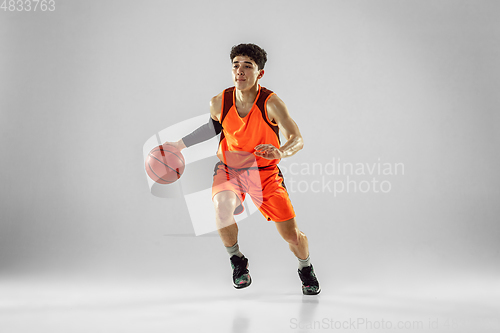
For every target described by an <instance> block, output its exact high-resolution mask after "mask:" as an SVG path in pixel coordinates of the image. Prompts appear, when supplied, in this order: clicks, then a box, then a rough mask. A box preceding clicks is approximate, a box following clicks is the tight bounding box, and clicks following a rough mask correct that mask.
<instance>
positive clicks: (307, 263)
mask: <svg viewBox="0 0 500 333" xmlns="http://www.w3.org/2000/svg"><path fill="white" fill-rule="evenodd" d="M297 259H299V269H300V270H302V268H304V267H308V266H311V256H307V258H306V259H300V258H297Z"/></svg>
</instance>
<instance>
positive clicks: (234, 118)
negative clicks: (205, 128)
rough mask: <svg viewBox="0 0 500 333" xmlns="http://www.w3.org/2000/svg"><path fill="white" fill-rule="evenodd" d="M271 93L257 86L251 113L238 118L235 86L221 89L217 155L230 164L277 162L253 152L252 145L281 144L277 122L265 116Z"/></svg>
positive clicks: (276, 145) (260, 165)
mask: <svg viewBox="0 0 500 333" xmlns="http://www.w3.org/2000/svg"><path fill="white" fill-rule="evenodd" d="M273 94H274V93H273V92H272V91H271V90H269V89H266V88H264V87H261V86H260V85H259V92H258V94H257V97H256V98H255V101H254V104H253V105H252V108H251V109H250V112H249V113H248V114H247V115H246V116H244V117H240V115H239V114H238V111H237V110H236V103H235V88H234V87H231V88H228V89H226V90H224V92H223V94H222V109H221V116H220V123H221V124H222V128H223V129H222V133H221V136H220V142H219V150H218V152H217V156H218V157H219V159H220V160H221V161H222V162H223V163H224V164H226V165H227V166H229V167H232V168H249V167H260V168H262V167H267V166H271V165H277V164H278V163H279V161H280V160H279V159H274V160H268V159H265V158H263V157H260V156H256V155H255V154H253V153H254V152H255V149H254V148H255V146H257V145H259V144H272V145H274V146H275V147H276V148H279V147H280V139H279V128H278V125H277V124H275V123H273V122H271V121H270V120H269V117H268V115H267V107H266V105H267V101H268V100H269V98H270V97H271V96H272V95H273Z"/></svg>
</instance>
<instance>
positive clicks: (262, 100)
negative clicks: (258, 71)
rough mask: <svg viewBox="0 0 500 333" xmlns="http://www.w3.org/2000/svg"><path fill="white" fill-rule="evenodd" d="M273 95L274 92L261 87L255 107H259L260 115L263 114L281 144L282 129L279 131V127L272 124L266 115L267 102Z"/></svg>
mask: <svg viewBox="0 0 500 333" xmlns="http://www.w3.org/2000/svg"><path fill="white" fill-rule="evenodd" d="M272 93H273V92H272V91H271V90H269V89H267V88H264V87H260V95H259V99H257V102H256V103H255V105H257V107H258V108H259V110H260V113H261V114H262V119H264V121H265V122H266V124H267V125H269V127H271V129H272V130H273V131H274V133H275V134H276V137H277V138H278V142H279V143H280V144H281V140H280V129H279V127H278V125H276V124H273V123H270V122H269V121H268V120H267V115H266V113H267V109H266V100H267V98H268V97H269V95H271V94H272Z"/></svg>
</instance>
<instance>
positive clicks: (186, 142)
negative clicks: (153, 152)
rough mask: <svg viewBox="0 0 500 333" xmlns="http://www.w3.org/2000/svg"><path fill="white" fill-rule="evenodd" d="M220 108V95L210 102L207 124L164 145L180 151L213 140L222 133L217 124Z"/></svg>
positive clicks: (218, 123) (220, 126) (219, 125)
mask: <svg viewBox="0 0 500 333" xmlns="http://www.w3.org/2000/svg"><path fill="white" fill-rule="evenodd" d="M221 108H222V93H220V94H219V95H217V96H215V97H213V98H212V99H211V100H210V119H209V120H208V123H206V124H204V125H202V126H200V127H199V128H197V129H196V130H194V131H193V132H192V133H190V134H188V135H186V136H185V137H183V138H182V139H180V140H179V141H177V142H165V143H164V144H169V145H172V146H174V147H176V148H177V149H179V151H180V150H182V149H184V148H187V147H190V146H192V145H195V144H197V143H200V142H203V141H206V140H209V139H211V138H213V137H214V136H216V135H217V134H219V133H220V132H221V131H222V125H221V124H220V122H219V118H220V113H221Z"/></svg>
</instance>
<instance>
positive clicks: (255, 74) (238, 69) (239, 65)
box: [233, 56, 264, 90]
mask: <svg viewBox="0 0 500 333" xmlns="http://www.w3.org/2000/svg"><path fill="white" fill-rule="evenodd" d="M263 75H264V70H263V69H261V70H259V69H258V66H257V64H256V63H255V61H253V60H252V59H251V58H249V57H247V56H236V57H234V59H233V81H234V86H235V87H236V89H238V90H247V89H250V88H252V87H253V86H254V85H255V84H256V83H257V80H258V79H260V78H261V77H262V76H263Z"/></svg>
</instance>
